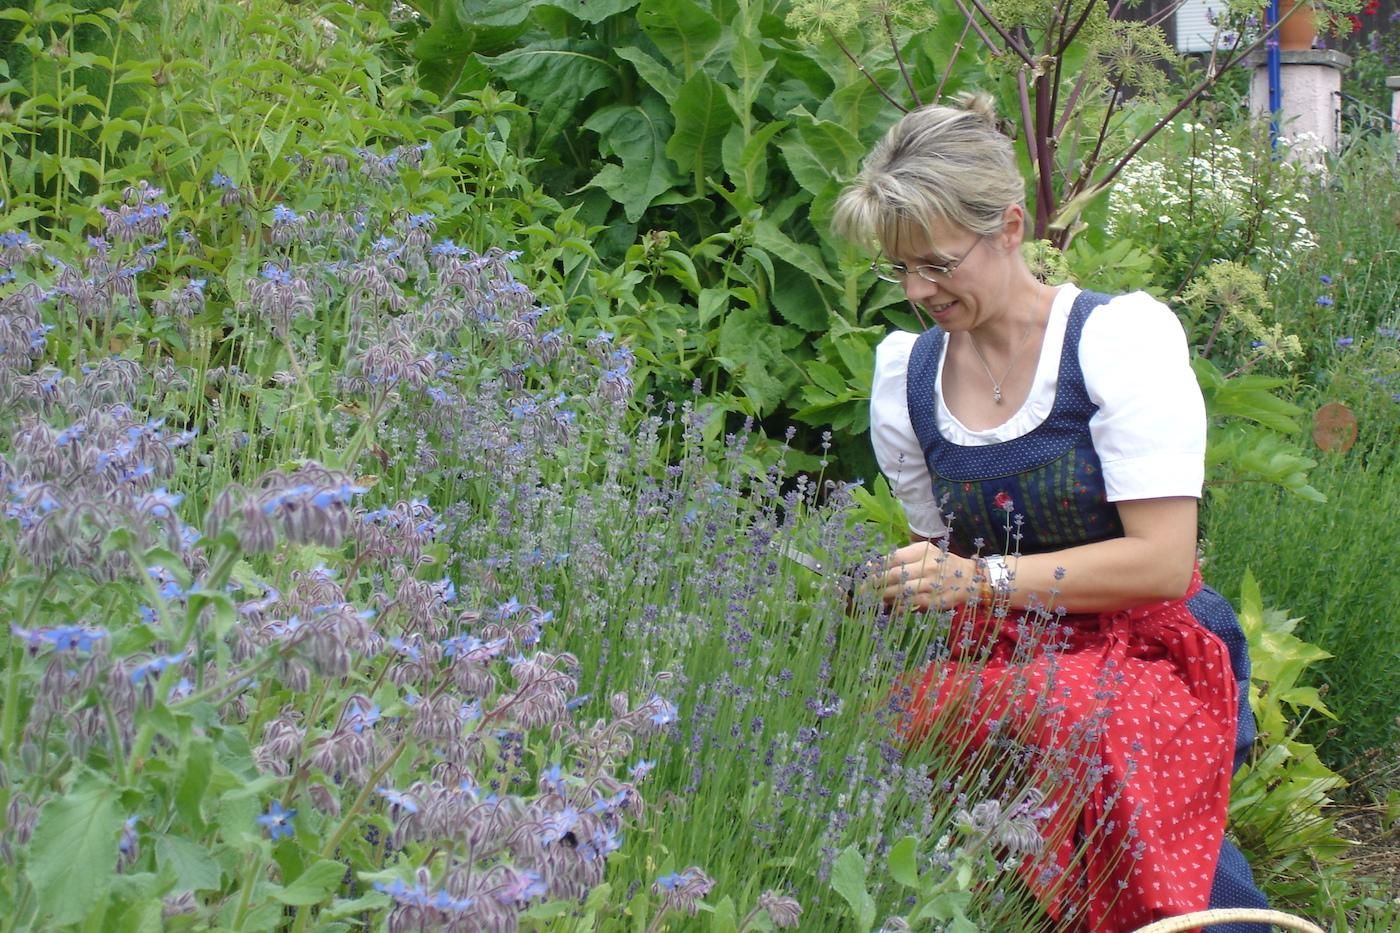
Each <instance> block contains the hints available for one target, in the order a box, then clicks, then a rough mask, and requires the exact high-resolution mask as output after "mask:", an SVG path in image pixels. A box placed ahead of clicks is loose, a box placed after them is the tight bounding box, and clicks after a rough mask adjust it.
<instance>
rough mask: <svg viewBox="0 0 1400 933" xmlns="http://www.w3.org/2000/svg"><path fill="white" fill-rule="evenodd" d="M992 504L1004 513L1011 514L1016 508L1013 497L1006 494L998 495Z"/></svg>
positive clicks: (1000, 493)
mask: <svg viewBox="0 0 1400 933" xmlns="http://www.w3.org/2000/svg"><path fill="white" fill-rule="evenodd" d="M992 502H993V504H995V505H996V507H997V508H999V509H1001V510H1002V511H1003V512H1010V511H1011V510H1012V509H1014V508H1016V503H1014V502H1012V501H1011V497H1010V496H1008V495H1007V494H1006V493H1004V492H999V493H997V494H996V498H995V499H993V500H992Z"/></svg>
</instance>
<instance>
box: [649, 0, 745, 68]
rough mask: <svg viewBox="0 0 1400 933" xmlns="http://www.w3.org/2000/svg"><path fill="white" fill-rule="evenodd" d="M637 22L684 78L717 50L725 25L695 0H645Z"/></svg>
mask: <svg viewBox="0 0 1400 933" xmlns="http://www.w3.org/2000/svg"><path fill="white" fill-rule="evenodd" d="M637 22H638V23H640V24H641V27H642V31H643V32H645V33H646V34H647V36H648V37H650V39H651V41H652V42H655V43H656V47H657V48H658V49H660V50H661V54H662V55H665V56H666V58H667V59H668V60H669V61H670V62H671V64H673V65H676V66H677V67H678V68H679V69H680V72H681V75H682V77H687V78H688V77H690V76H691V75H692V74H694V73H695V72H696V71H697V70H699V68H700V66H701V65H703V64H704V63H705V61H706V60H707V59H708V58H709V57H710V55H711V54H712V53H713V52H714V50H715V47H716V46H717V45H718V44H719V42H720V39H721V38H723V36H724V27H723V26H722V25H720V21H719V20H717V19H715V17H714V14H712V13H711V12H710V11H709V10H707V9H705V8H704V7H702V6H701V5H700V4H698V3H695V2H693V0H642V3H641V5H640V6H639V7H638V8H637Z"/></svg>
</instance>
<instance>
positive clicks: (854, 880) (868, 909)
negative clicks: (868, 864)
mask: <svg viewBox="0 0 1400 933" xmlns="http://www.w3.org/2000/svg"><path fill="white" fill-rule="evenodd" d="M831 887H832V888H833V889H834V890H835V891H836V893H837V894H839V895H841V897H843V898H844V899H845V901H846V903H847V904H849V905H851V911H852V912H853V913H854V914H855V915H856V925H855V929H856V930H857V931H859V933H868V931H869V930H870V928H871V927H873V926H874V925H875V899H874V898H873V897H871V896H870V892H869V891H867V890H866V888H865V859H863V858H861V855H860V852H859V851H858V850H857V849H856V847H855V845H854V844H851V845H849V846H847V847H846V848H845V849H844V850H842V852H841V854H840V855H838V856H836V862H835V863H834V864H833V865H832V866H831Z"/></svg>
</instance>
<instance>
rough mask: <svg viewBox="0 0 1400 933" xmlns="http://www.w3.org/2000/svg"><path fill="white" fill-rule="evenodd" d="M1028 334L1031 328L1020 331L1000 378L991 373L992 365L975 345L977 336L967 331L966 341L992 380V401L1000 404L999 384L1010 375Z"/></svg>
mask: <svg viewBox="0 0 1400 933" xmlns="http://www.w3.org/2000/svg"><path fill="white" fill-rule="evenodd" d="M1030 335H1031V329H1030V327H1027V328H1026V329H1025V331H1023V332H1022V333H1021V339H1020V341H1019V342H1018V343H1017V344H1016V349H1014V350H1012V351H1011V362H1010V363H1009V364H1008V365H1007V367H1006V372H1004V373H1002V374H1001V378H1000V379H998V378H997V377H996V376H994V375H992V367H991V366H989V365H987V358H986V357H985V356H983V355H982V348H981V347H979V346H977V338H976V337H974V336H972V331H968V332H967V340H968V343H970V344H972V352H973V353H976V354H977V359H978V360H979V361H981V363H982V368H983V369H985V370H986V371H987V378H988V379H990V380H992V401H993V402H995V403H996V404H998V405H1000V404H1001V384H1002V383H1003V382H1005V381H1006V377H1008V376H1010V375H1011V371H1012V370H1013V369H1015V368H1016V360H1017V358H1019V357H1020V355H1021V348H1022V347H1024V346H1025V345H1026V338H1028V337H1029V336H1030Z"/></svg>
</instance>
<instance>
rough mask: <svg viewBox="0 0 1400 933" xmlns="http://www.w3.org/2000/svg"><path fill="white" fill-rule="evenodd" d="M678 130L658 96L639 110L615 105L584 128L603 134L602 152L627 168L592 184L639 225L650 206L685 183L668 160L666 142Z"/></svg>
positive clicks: (611, 170)
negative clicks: (661, 196) (660, 196)
mask: <svg viewBox="0 0 1400 933" xmlns="http://www.w3.org/2000/svg"><path fill="white" fill-rule="evenodd" d="M673 126H674V124H673V123H672V120H671V113H670V110H669V109H668V108H667V106H666V102H665V101H663V100H662V99H661V98H660V97H659V96H657V95H655V94H648V95H646V96H644V97H643V98H642V101H641V103H640V104H638V105H635V106H629V105H624V104H614V105H612V106H608V107H603V108H602V109H601V110H598V111H597V112H595V113H594V114H593V115H592V116H590V117H589V118H588V120H587V121H586V122H585V123H584V124H583V128H584V129H586V130H591V131H592V132H595V133H597V134H598V149H599V151H600V152H601V153H603V154H604V155H615V156H617V157H618V158H619V159H621V160H622V165H621V166H617V165H615V164H612V165H607V166H604V168H603V170H602V171H600V172H599V173H598V174H597V175H594V176H593V179H592V180H591V181H590V182H589V185H592V186H594V187H598V188H602V189H603V190H604V191H606V192H607V193H608V194H609V195H610V196H611V197H612V199H613V200H614V201H616V202H618V203H619V204H621V205H622V208H623V211H624V213H625V214H626V216H627V219H628V220H629V221H630V222H632V223H636V222H637V221H638V220H640V219H641V216H642V213H643V212H644V211H646V209H647V208H648V207H650V206H651V202H652V201H653V200H655V199H656V197H657V196H658V195H660V194H662V193H663V192H666V191H669V190H670V189H671V188H672V187H674V186H675V185H677V184H678V183H680V182H681V181H682V178H681V176H679V175H677V174H676V172H675V170H674V169H673V168H672V163H671V160H670V159H668V158H667V157H666V141H667V139H668V138H669V137H670V135H671V131H672V128H673Z"/></svg>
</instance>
